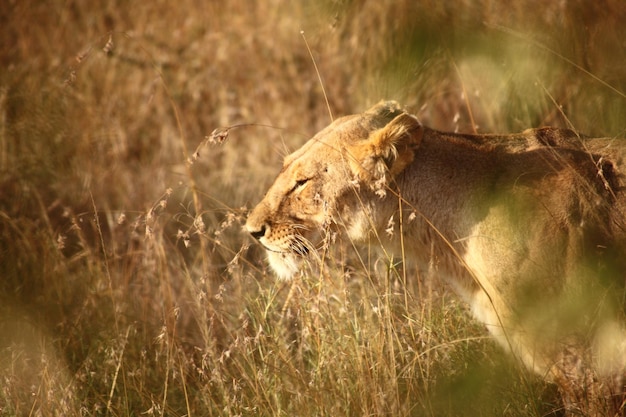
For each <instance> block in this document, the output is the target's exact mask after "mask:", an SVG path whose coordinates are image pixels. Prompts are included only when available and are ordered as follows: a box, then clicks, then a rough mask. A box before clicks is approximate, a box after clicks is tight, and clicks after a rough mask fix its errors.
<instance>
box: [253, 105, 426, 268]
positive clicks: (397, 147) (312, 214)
mask: <svg viewBox="0 0 626 417" xmlns="http://www.w3.org/2000/svg"><path fill="white" fill-rule="evenodd" d="M420 138H421V125H420V124H419V122H418V121H417V119H416V118H415V117H414V116H411V115H409V114H408V113H406V112H404V111H402V110H400V109H399V106H398V105H397V104H396V103H394V102H387V103H381V104H379V105H377V106H375V107H373V108H372V109H370V110H368V111H367V112H365V113H363V114H360V115H353V116H347V117H343V118H341V119H338V120H336V121H335V122H333V123H332V124H331V125H330V126H328V127H327V128H326V129H324V130H322V131H321V132H319V133H318V134H317V135H315V136H314V137H313V138H312V139H311V140H309V141H308V142H307V143H306V144H305V145H304V146H303V147H302V148H300V149H299V150H297V151H295V152H294V153H292V154H291V155H289V156H287V157H286V158H285V162H284V165H283V169H282V171H281V172H280V174H279V175H278V178H276V181H275V182H274V184H273V185H272V186H271V187H270V189H269V190H268V192H267V194H266V195H265V197H264V198H263V200H262V201H261V202H260V203H259V204H258V205H257V206H256V207H255V208H254V209H253V210H252V212H251V213H250V215H249V217H248V220H247V222H246V229H247V230H248V231H249V232H250V233H251V234H252V235H253V236H254V237H255V238H257V239H258V240H259V241H260V242H261V244H263V246H265V248H266V249H267V252H268V258H269V261H270V266H271V267H272V268H273V269H274V271H275V272H276V274H277V275H278V276H279V277H281V278H285V279H286V278H290V277H292V276H293V275H294V274H295V273H296V272H298V270H299V268H300V263H301V262H300V261H301V260H302V258H303V257H306V256H310V255H313V254H315V253H316V252H317V249H318V248H319V245H320V244H321V241H322V237H323V235H324V233H325V231H326V230H328V228H334V229H335V230H340V231H342V230H346V231H347V233H348V235H350V237H351V238H355V239H359V238H360V237H361V236H360V235H362V234H363V233H364V232H363V229H364V227H363V225H362V224H363V223H364V222H366V220H365V219H364V216H365V215H366V211H367V210H366V203H365V202H364V199H371V198H373V197H376V194H378V195H379V196H383V195H384V193H385V187H386V186H387V185H388V183H389V181H392V180H393V177H394V176H395V175H397V174H398V173H399V172H401V171H402V170H403V169H404V168H405V167H406V166H407V165H408V164H409V163H410V162H411V161H412V159H413V147H414V146H415V145H417V143H419V140H420ZM376 198H379V197H376Z"/></svg>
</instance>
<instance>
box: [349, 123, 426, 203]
mask: <svg viewBox="0 0 626 417" xmlns="http://www.w3.org/2000/svg"><path fill="white" fill-rule="evenodd" d="M423 133H424V132H423V127H422V125H421V124H420V122H419V120H417V118H416V117H415V116H413V115H410V114H408V113H406V112H401V113H400V114H399V115H398V116H396V117H394V118H393V119H392V120H391V121H390V122H389V123H387V124H386V125H385V126H383V127H382V128H380V129H377V130H374V131H373V132H372V133H370V135H369V137H368V138H367V139H365V140H363V141H361V142H359V143H357V144H355V145H354V146H353V147H351V149H350V153H351V156H352V158H351V159H352V161H351V167H352V170H353V172H354V174H355V175H356V176H357V177H358V178H359V179H360V180H361V181H363V182H365V183H368V184H369V185H370V187H371V188H372V189H374V190H375V191H377V192H380V191H383V190H384V187H385V186H386V185H387V184H388V183H389V181H391V180H392V179H393V178H395V177H396V175H398V174H399V173H401V172H402V171H404V169H405V168H406V167H407V166H408V165H409V164H410V163H411V162H413V158H414V156H415V149H416V148H417V147H418V146H419V143H420V142H421V140H422V135H423Z"/></svg>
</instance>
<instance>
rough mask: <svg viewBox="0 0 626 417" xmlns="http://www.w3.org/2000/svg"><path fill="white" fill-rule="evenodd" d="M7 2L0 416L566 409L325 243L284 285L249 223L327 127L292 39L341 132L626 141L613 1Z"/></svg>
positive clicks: (621, 43) (397, 278) (430, 299)
mask: <svg viewBox="0 0 626 417" xmlns="http://www.w3.org/2000/svg"><path fill="white" fill-rule="evenodd" d="M4 3H5V4H4V5H3V6H2V10H1V11H0V28H1V29H0V33H1V35H2V43H1V46H0V63H1V66H0V68H2V70H1V71H0V416H12V415H24V416H26V415H33V416H35V415H42V416H51V415H63V416H74V415H111V416H131V415H133V416H139V415H148V416H150V415H168V416H184V415H186V416H226V415H228V416H231V415H232V416H235V415H240V416H257V415H260V416H342V415H350V416H365V415H389V416H422V415H423V416H439V415H476V416H479V415H511V416H522V415H528V416H530V415H544V414H546V413H549V412H550V411H552V410H554V409H557V408H558V407H559V405H558V399H557V398H556V396H555V395H553V393H551V390H550V388H549V387H546V386H544V384H543V383H542V382H541V381H540V380H539V379H538V378H536V377H535V376H532V375H529V374H528V373H526V372H525V371H523V370H521V369H519V367H518V365H517V364H515V363H513V362H512V361H510V360H509V359H507V358H506V355H504V354H502V353H501V352H500V351H499V350H498V349H497V347H495V346H494V345H493V343H492V342H491V341H490V340H488V338H487V337H486V333H485V331H484V330H483V329H482V328H481V327H480V326H478V325H476V324H475V323H474V322H472V321H471V320H470V319H469V318H468V316H467V315H466V314H465V312H464V310H463V306H462V305H459V304H457V303H455V302H454V301H453V299H452V297H449V296H448V295H447V291H446V289H445V288H442V287H440V286H439V285H438V284H437V282H436V279H435V280H432V278H436V277H431V276H429V275H428V274H427V273H422V274H419V273H417V272H412V273H410V274H408V275H407V276H408V278H407V279H406V280H405V279H403V278H402V277H403V276H404V275H403V274H399V273H398V271H397V269H398V268H397V265H395V264H394V263H393V261H391V260H386V259H379V258H377V257H376V256H375V255H373V254H369V253H367V252H364V253H361V254H360V255H361V257H360V258H359V257H356V256H355V253H354V250H353V249H352V248H351V247H350V245H346V246H345V247H343V246H341V245H338V251H337V253H336V254H335V255H336V256H335V260H336V264H337V265H336V267H335V268H334V269H333V272H332V273H330V274H329V276H327V277H323V278H320V277H310V278H309V279H306V280H304V281H302V282H297V283H294V284H293V285H291V284H284V283H278V282H275V281H274V280H273V279H272V277H271V275H270V273H269V272H268V271H267V269H266V266H265V264H264V262H263V254H262V251H261V250H260V248H258V247H257V246H256V245H254V244H253V243H252V241H251V239H250V238H248V237H247V236H246V235H245V234H244V233H243V232H242V231H241V225H242V220H243V219H244V218H245V214H246V209H247V208H250V207H251V206H252V205H253V204H254V203H255V202H256V201H258V199H260V197H261V194H262V192H263V190H264V189H265V188H266V187H267V185H268V184H269V183H270V182H271V181H272V179H273V176H274V175H275V174H276V173H277V170H278V169H279V166H280V163H281V162H280V161H281V157H282V156H283V155H284V154H285V153H287V152H288V151H289V150H292V149H294V148H296V147H297V146H299V145H300V144H301V143H303V142H304V140H305V139H306V138H307V137H309V136H310V135H311V134H313V133H314V132H316V131H317V130H319V129H320V128H322V127H323V126H325V125H326V124H328V122H329V119H330V116H329V109H328V108H327V105H326V102H325V100H324V94H323V90H322V88H321V83H320V80H319V79H318V76H317V73H316V70H315V66H314V65H313V64H312V61H311V57H310V56H309V52H308V50H307V47H306V44H305V41H304V39H303V36H302V35H301V33H300V32H301V30H303V31H304V34H305V36H306V40H307V42H308V44H309V45H310V47H311V50H312V53H313V56H314V58H315V61H316V63H317V66H318V69H319V72H320V74H321V78H322V79H323V85H324V87H325V89H326V92H327V95H328V99H329V108H330V110H331V111H332V113H333V114H334V115H341V114H345V113H352V112H357V111H360V110H363V109H365V108H366V107H367V106H368V105H370V104H372V103H374V102H377V101H379V100H380V99H381V98H393V99H396V100H398V101H400V102H403V103H405V104H406V105H407V106H409V108H412V109H413V110H414V111H415V112H416V113H417V114H419V115H420V117H421V119H422V120H423V122H424V123H425V124H428V125H430V126H432V127H435V128H440V129H448V130H459V131H480V132H495V131H498V132H509V131H519V130H523V129H525V128H528V127H536V126H540V125H556V126H567V127H571V128H574V129H577V130H579V131H581V132H585V133H588V134H593V135H604V136H623V135H624V129H625V123H624V120H625V119H624V116H625V115H626V96H625V92H626V65H625V63H626V29H625V27H624V24H623V22H624V21H626V10H625V7H624V4H623V2H622V0H603V1H596V2H591V1H585V0H572V1H564V2H544V1H539V0H528V1H518V2H514V4H515V5H514V6H504V5H500V3H501V2H495V1H494V2H492V1H490V0H483V1H482V2H480V4H479V2H472V1H464V0H457V1H451V2H440V1H429V0H423V1H419V2H415V1H408V0H407V1H398V2H394V3H389V4H387V3H388V2H381V1H369V0H367V1H363V2H349V1H326V2H289V1H283V0H261V1H257V2H248V1H243V0H234V1H226V2H217V1H198V0H179V1H177V2H165V1H157V2H126V1H119V0H114V1H102V0H96V1H91V2H76V1H54V0H51V1H34V0H33V1H17V0H8V1H5V2H4ZM308 3H311V4H309V5H307V4H308ZM313 4H315V5H313ZM502 4H504V3H502ZM246 123H254V124H257V125H251V126H247V127H240V128H237V129H232V130H230V131H229V135H230V136H229V142H228V143H227V144H225V145H222V146H205V147H201V148H200V153H199V155H198V158H197V159H196V160H195V162H194V163H193V164H190V163H189V162H188V161H189V158H190V157H191V156H192V154H193V152H194V150H195V149H196V148H197V147H198V146H199V145H200V144H201V143H202V142H203V140H204V138H205V137H206V136H207V135H209V134H210V132H211V131H213V129H215V128H217V127H220V126H231V125H237V124H246ZM259 125H268V126H271V128H270V127H263V126H259Z"/></svg>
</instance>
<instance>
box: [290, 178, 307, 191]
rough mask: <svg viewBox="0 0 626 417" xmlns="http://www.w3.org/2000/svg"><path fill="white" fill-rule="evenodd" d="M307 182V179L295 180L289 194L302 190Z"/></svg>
mask: <svg viewBox="0 0 626 417" xmlns="http://www.w3.org/2000/svg"><path fill="white" fill-rule="evenodd" d="M307 182H309V178H303V179H301V180H297V181H296V184H295V185H294V186H293V188H292V189H291V192H292V193H293V192H295V191H299V190H302V188H303V187H304V186H305V185H306V184H307Z"/></svg>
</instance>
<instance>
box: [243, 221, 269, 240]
mask: <svg viewBox="0 0 626 417" xmlns="http://www.w3.org/2000/svg"><path fill="white" fill-rule="evenodd" d="M266 232H267V224H261V225H259V226H258V227H257V228H256V229H251V228H250V227H248V233H250V234H251V235H252V237H253V238H255V239H261V238H262V237H263V236H265V233H266Z"/></svg>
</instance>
